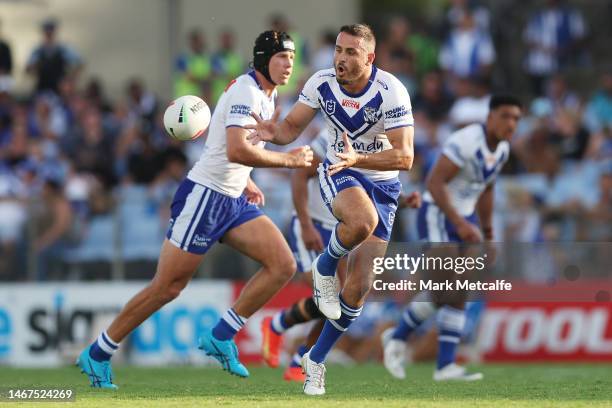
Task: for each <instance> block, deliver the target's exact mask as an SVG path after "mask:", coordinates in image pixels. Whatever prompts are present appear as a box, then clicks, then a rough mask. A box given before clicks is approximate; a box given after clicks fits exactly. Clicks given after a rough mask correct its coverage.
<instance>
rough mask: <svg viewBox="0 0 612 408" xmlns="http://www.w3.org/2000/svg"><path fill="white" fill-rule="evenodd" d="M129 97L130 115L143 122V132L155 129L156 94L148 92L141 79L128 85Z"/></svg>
mask: <svg viewBox="0 0 612 408" xmlns="http://www.w3.org/2000/svg"><path fill="white" fill-rule="evenodd" d="M127 96H128V101H127V103H128V109H129V111H130V115H131V116H132V117H133V118H137V119H138V120H140V121H141V123H140V125H141V126H142V128H143V131H145V132H148V131H150V130H151V129H153V128H154V127H155V115H156V113H157V105H158V102H157V97H156V96H155V94H153V92H151V91H149V90H147V89H146V88H145V86H144V84H143V83H142V81H141V80H140V79H139V78H132V79H131V80H130V81H129V82H128V84H127Z"/></svg>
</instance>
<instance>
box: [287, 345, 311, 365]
mask: <svg viewBox="0 0 612 408" xmlns="http://www.w3.org/2000/svg"><path fill="white" fill-rule="evenodd" d="M307 351H308V348H307V347H306V345H305V344H302V345H301V346H300V347H298V349H297V351H296V352H295V353H293V357H291V363H289V367H301V366H302V356H303V355H304V354H306V352H307Z"/></svg>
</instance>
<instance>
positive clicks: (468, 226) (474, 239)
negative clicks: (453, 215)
mask: <svg viewBox="0 0 612 408" xmlns="http://www.w3.org/2000/svg"><path fill="white" fill-rule="evenodd" d="M456 227H457V235H459V238H461V240H462V241H464V242H471V243H478V242H482V234H481V233H480V230H479V229H478V227H476V226H475V225H474V224H472V223H471V222H469V221H466V220H463V221H462V222H461V223H459V224H458V225H457V226H456Z"/></svg>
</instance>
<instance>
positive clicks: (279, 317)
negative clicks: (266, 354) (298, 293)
mask: <svg viewBox="0 0 612 408" xmlns="http://www.w3.org/2000/svg"><path fill="white" fill-rule="evenodd" d="M270 328H271V329H272V331H273V332H274V333H276V334H283V333H284V332H285V330H287V329H288V327H287V322H286V321H285V311H284V310H281V311H280V312H278V313H277V314H275V315H274V317H273V318H272V323H271V324H270Z"/></svg>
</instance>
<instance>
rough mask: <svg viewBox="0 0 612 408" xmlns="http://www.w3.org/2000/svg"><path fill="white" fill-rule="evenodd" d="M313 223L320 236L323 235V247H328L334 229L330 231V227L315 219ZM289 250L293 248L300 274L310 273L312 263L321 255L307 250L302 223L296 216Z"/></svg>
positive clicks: (292, 223)
mask: <svg viewBox="0 0 612 408" xmlns="http://www.w3.org/2000/svg"><path fill="white" fill-rule="evenodd" d="M312 223H313V224H314V226H315V228H316V229H317V231H319V234H321V238H322V239H323V247H326V246H327V244H328V243H329V239H330V238H331V234H332V230H333V227H332V228H331V229H330V228H329V227H330V226H329V225H328V226H324V225H323V224H322V223H320V222H319V221H317V220H314V219H313V220H312ZM326 227H327V228H326ZM289 248H291V251H292V252H293V256H294V257H295V261H296V262H297V269H298V272H308V271H310V270H311V266H312V261H314V259H315V258H316V257H317V255H319V254H318V253H317V252H316V251H313V250H311V249H306V245H305V244H304V241H303V240H302V228H301V226H300V221H299V220H298V218H297V217H296V216H295V215H294V216H293V219H292V220H291V230H290V231H289Z"/></svg>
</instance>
